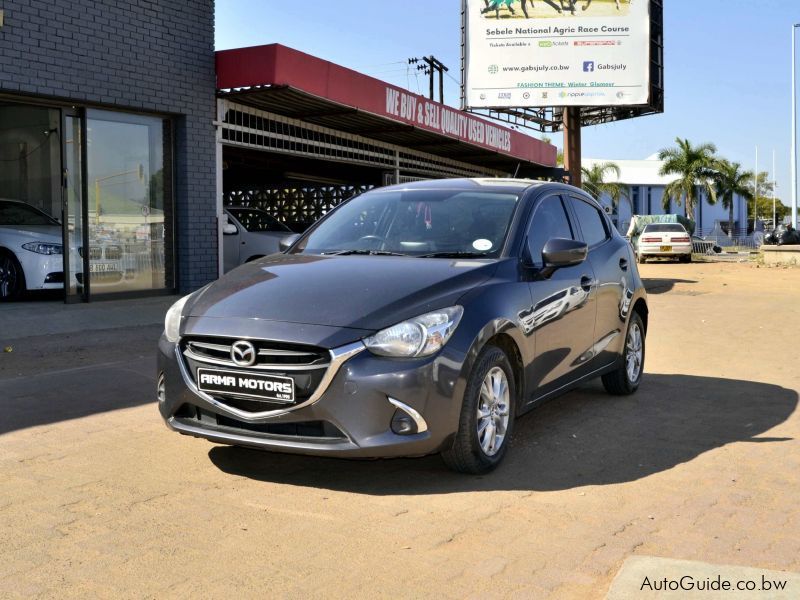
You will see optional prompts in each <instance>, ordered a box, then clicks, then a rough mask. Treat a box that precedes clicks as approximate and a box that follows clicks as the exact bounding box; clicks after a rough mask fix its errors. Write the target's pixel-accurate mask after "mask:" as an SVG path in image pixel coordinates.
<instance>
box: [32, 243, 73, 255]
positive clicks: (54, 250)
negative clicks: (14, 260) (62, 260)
mask: <svg viewBox="0 0 800 600" xmlns="http://www.w3.org/2000/svg"><path fill="white" fill-rule="evenodd" d="M22 247H23V248H25V250H28V251H30V252H36V254H48V255H50V254H63V253H64V247H63V246H62V245H61V244H48V243H45V242H28V243H27V244H22Z"/></svg>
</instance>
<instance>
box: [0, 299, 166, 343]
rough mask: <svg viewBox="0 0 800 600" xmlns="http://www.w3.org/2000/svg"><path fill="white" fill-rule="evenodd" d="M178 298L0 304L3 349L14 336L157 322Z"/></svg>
mask: <svg viewBox="0 0 800 600" xmlns="http://www.w3.org/2000/svg"><path fill="white" fill-rule="evenodd" d="M178 298H179V296H159V297H155V298H140V299H136V300H105V301H98V302H91V303H86V304H64V302H63V301H59V300H41V299H35V300H33V301H28V302H13V303H6V304H0V349H2V347H3V346H7V345H8V344H7V342H10V341H12V340H17V339H21V338H26V337H31V336H37V335H58V334H63V333H75V332H79V331H97V330H101V329H113V328H119V327H138V326H143V325H154V324H157V323H160V322H163V320H164V314H165V313H166V312H167V309H168V308H169V307H170V305H172V303H173V302H175V301H176V300H178Z"/></svg>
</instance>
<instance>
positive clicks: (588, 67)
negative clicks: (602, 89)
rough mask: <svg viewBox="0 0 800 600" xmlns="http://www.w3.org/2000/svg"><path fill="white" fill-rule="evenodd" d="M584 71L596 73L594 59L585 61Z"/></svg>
mask: <svg viewBox="0 0 800 600" xmlns="http://www.w3.org/2000/svg"><path fill="white" fill-rule="evenodd" d="M583 72H584V73H594V61H593V60H587V61H585V62H584V63H583Z"/></svg>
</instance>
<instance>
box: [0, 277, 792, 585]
mask: <svg viewBox="0 0 800 600" xmlns="http://www.w3.org/2000/svg"><path fill="white" fill-rule="evenodd" d="M641 272H642V274H643V276H644V277H645V278H646V280H647V285H648V287H649V288H650V290H651V295H650V303H651V310H652V314H651V319H650V331H649V335H648V354H647V358H646V367H647V375H646V379H645V381H644V383H643V384H642V387H641V389H640V391H639V393H638V394H636V395H635V396H633V397H629V398H612V397H609V396H607V395H605V394H604V393H603V391H602V388H601V386H600V385H598V384H592V385H588V386H586V387H585V388H583V389H582V390H580V391H578V392H573V393H570V394H569V395H567V396H564V397H563V398H561V399H559V400H556V401H553V402H551V403H550V404H548V405H546V406H544V407H542V408H541V409H539V410H536V411H534V412H532V413H530V414H528V415H527V416H525V417H523V418H522V419H521V421H520V422H519V423H518V425H517V428H516V431H515V435H514V439H513V446H512V448H511V450H512V452H511V454H510V455H509V457H508V460H507V462H506V463H505V464H504V465H503V466H502V467H501V468H500V469H499V470H498V471H496V472H495V473H493V474H490V475H487V476H484V477H464V476H460V475H455V474H451V473H449V472H447V471H446V470H444V468H443V466H442V464H441V463H440V460H439V458H438V457H428V458H424V459H416V460H393V461H359V462H349V461H339V460H332V459H318V458H304V457H292V456H281V455H272V454H265V453H259V452H255V451H249V450H243V449H235V448H225V447H220V446H214V445H212V444H210V443H207V442H205V441H201V440H195V439H191V438H186V437H182V436H179V435H177V434H175V433H172V432H169V431H168V430H167V429H166V427H165V426H164V425H163V424H162V423H161V421H160V418H159V417H158V414H157V411H156V407H155V405H154V402H153V395H154V394H153V389H152V388H153V373H152V371H153V365H154V363H153V358H152V351H153V337H154V336H156V335H157V333H158V328H157V327H155V328H149V329H148V328H131V329H125V330H115V331H114V332H102V331H100V332H92V333H91V334H90V335H89V340H90V342H92V343H93V344H94V345H90V346H89V347H81V343H82V342H81V341H80V339H79V338H74V337H73V338H70V339H67V340H66V341H65V340H63V339H62V338H48V339H37V338H26V339H22V340H17V342H16V343H15V352H14V353H13V354H11V355H5V356H2V355H0V369H2V370H0V408H1V409H2V413H1V414H2V416H0V596H2V597H20V598H22V597H58V598H72V597H81V598H85V597H105V598H169V597H181V598H186V597H206V598H237V597H238V598H255V597H303V598H332V597H349V598H356V597H358V598H364V597H392V598H396V597H432V596H435V597H445V598H449V597H510V598H533V597H536V598H541V597H547V596H551V597H559V598H562V597H575V598H587V597H588V598H593V597H596V598H599V597H603V596H604V595H605V594H606V592H607V590H608V589H609V586H610V585H611V581H612V579H613V578H614V576H615V574H616V573H617V571H618V570H619V569H620V566H621V565H622V564H623V562H624V561H625V559H626V558H627V557H630V556H632V555H642V556H645V555H646V556H657V557H665V558H675V559H686V560H703V561H709V562H714V563H718V564H727V565H743V566H751V567H756V568H760V569H772V570H779V571H780V570H790V571H800V510H799V509H798V498H800V442H798V438H800V416H798V412H797V405H798V390H800V358H799V357H800V351H798V336H797V330H798V325H799V324H800V269H774V268H773V269H764V268H761V269H757V268H755V266H753V265H748V264H744V265H740V264H692V265H677V264H666V263H661V264H655V263H654V264H647V265H644V266H643V267H642V268H641ZM784 331H785V332H787V333H788V332H790V331H791V332H793V337H794V340H792V339H791V337H792V336H791V335H787V334H786V333H782V332H784ZM62 345H64V347H67V348H70V349H71V350H70V352H68V353H64V352H61V351H60V348H62ZM83 345H84V346H86V344H85V343H84V344H83ZM73 356H76V357H80V362H79V363H78V364H75V363H74V362H73V359H72V357H73ZM31 360H36V361H37V363H36V364H37V365H38V366H39V374H38V375H35V376H34V375H32V373H35V371H33V370H31V367H30V361H31ZM93 364H94V365H100V366H92V365H93ZM118 407H122V408H118ZM116 408H118V409H116ZM115 409H116V410H115ZM798 593H800V591H798ZM740 597H745V596H744V595H742V596H740Z"/></svg>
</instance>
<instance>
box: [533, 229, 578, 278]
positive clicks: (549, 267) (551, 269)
mask: <svg viewBox="0 0 800 600" xmlns="http://www.w3.org/2000/svg"><path fill="white" fill-rule="evenodd" d="M588 255H589V246H588V245H587V244H586V243H584V242H578V241H576V240H568V239H565V238H552V239H550V240H548V241H547V243H546V244H545V245H544V248H542V261H543V263H544V266H543V268H542V269H541V270H540V271H539V276H540V277H544V278H545V279H548V278H549V277H550V276H551V275H552V274H553V273H555V271H556V270H557V269H563V268H565V267H574V266H575V265H579V264H581V263H582V262H583V261H585V260H586V257H587V256H588Z"/></svg>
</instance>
